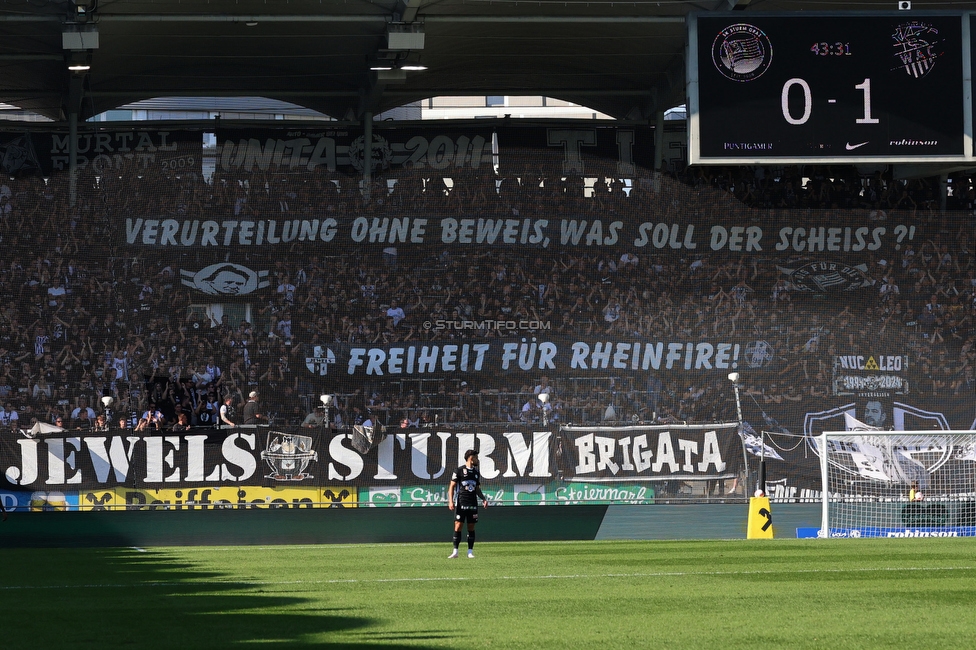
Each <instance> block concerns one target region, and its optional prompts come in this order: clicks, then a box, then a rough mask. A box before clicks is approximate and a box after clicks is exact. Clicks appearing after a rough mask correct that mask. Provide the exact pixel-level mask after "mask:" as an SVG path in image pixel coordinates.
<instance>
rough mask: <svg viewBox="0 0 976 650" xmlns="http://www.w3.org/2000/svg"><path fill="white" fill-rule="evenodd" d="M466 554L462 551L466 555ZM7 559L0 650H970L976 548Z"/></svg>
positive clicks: (899, 544) (941, 544)
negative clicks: (235, 649) (307, 648)
mask: <svg viewBox="0 0 976 650" xmlns="http://www.w3.org/2000/svg"><path fill="white" fill-rule="evenodd" d="M462 546H463V545H462ZM449 551H450V544H439V545H433V544H409V545H407V544H404V545H396V544H389V545H355V546H275V547H220V548H215V547H188V548H149V549H53V550H52V549H44V550H30V549H18V550H4V551H2V554H3V555H2V557H3V575H2V577H0V612H2V621H3V624H2V628H0V630H2V631H0V647H2V648H4V649H5V650H9V649H13V648H32V649H37V648H127V647H133V648H140V649H153V648H166V649H170V650H171V649H174V648H178V649H181V650H182V649H186V648H227V647H270V648H280V647H305V646H314V647H320V648H379V647H383V648H408V647H409V648H482V647H485V648H560V649H567V648H598V649H609V648H628V649H634V648H644V647H647V648H696V649H698V648H722V649H724V650H729V649H737V648H743V649H744V648H749V649H751V650H754V649H755V648H831V649H836V648H972V647H973V646H974V645H976V613H974V612H976V609H974V608H976V546H974V543H973V540H967V539H900V540H894V539H893V540H868V539H861V540H830V541H821V540H766V541H708V542H687V541H685V542H634V541H627V542H575V543H567V542H560V543H505V544H502V543H496V544H490V543H479V544H478V545H477V547H476V551H477V558H476V559H474V560H469V559H467V558H464V557H463V556H462V557H461V558H460V559H456V560H448V559H447V554H448V553H449Z"/></svg>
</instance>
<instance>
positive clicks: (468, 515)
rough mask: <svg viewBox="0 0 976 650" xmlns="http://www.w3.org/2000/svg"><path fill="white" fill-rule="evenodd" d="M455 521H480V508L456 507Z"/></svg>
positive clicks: (473, 522)
mask: <svg viewBox="0 0 976 650" xmlns="http://www.w3.org/2000/svg"><path fill="white" fill-rule="evenodd" d="M454 521H460V522H465V521H466V522H468V523H469V524H476V523H478V509H477V508H470V509H464V510H462V509H461V508H455V509H454Z"/></svg>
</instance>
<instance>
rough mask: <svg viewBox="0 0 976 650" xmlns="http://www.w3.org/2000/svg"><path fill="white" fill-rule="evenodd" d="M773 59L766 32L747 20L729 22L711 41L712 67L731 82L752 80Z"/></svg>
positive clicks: (766, 68) (771, 47) (766, 67)
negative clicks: (731, 23)
mask: <svg viewBox="0 0 976 650" xmlns="http://www.w3.org/2000/svg"><path fill="white" fill-rule="evenodd" d="M772 61H773V45H772V43H770V41H769V37H768V36H766V33H765V32H764V31H763V30H761V29H759V28H758V27H756V26H755V25H750V24H748V23H736V24H734V25H729V26H728V27H726V28H725V29H723V30H722V31H720V32H719V33H718V35H717V36H716V37H715V40H714V41H712V63H713V64H714V65H715V69H716V70H718V71H719V72H720V73H722V75H723V76H725V77H726V78H727V79H731V80H732V81H752V80H753V79H758V78H759V77H761V76H762V74H763V73H764V72H766V70H768V69H769V66H770V64H771V63H772Z"/></svg>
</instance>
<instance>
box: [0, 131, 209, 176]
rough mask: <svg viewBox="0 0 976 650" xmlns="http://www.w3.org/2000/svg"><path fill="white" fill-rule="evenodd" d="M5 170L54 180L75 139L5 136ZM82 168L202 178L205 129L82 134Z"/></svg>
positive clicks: (0, 160) (1, 147)
mask: <svg viewBox="0 0 976 650" xmlns="http://www.w3.org/2000/svg"><path fill="white" fill-rule="evenodd" d="M0 152H2V154H0V168H2V171H3V173H4V174H7V175H10V176H16V175H23V174H34V173H37V174H41V175H43V176H50V175H51V174H52V173H54V172H57V171H65V170H67V169H68V166H69V155H68V154H69V136H68V134H67V133H64V132H44V133H42V132H34V133H23V134H17V135H11V134H2V135H0ZM78 166H79V168H82V169H84V168H87V167H90V168H91V169H92V170H93V171H94V172H95V173H97V174H105V173H108V172H110V171H112V170H115V171H120V172H121V171H123V170H129V169H131V170H136V171H140V170H141V171H145V170H150V169H153V170H159V171H162V172H170V173H177V174H178V173H190V172H194V173H196V174H200V173H201V170H202V169H203V132H202V131H163V130H142V129H140V130H129V131H117V130H98V131H86V130H81V131H79V133H78Z"/></svg>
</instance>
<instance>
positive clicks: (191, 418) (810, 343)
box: [0, 165, 976, 430]
mask: <svg viewBox="0 0 976 650" xmlns="http://www.w3.org/2000/svg"><path fill="white" fill-rule="evenodd" d="M533 169H537V171H533V172H531V173H529V172H524V173H521V174H518V175H509V176H506V175H504V174H501V175H499V174H496V173H495V171H494V170H492V169H491V168H488V169H482V170H467V171H458V172H454V171H453V170H452V176H451V178H449V179H445V178H443V177H441V176H437V175H434V174H432V173H429V172H428V173H426V174H425V173H422V172H419V171H405V170H398V171H396V172H391V173H389V174H387V175H377V176H376V177H375V180H374V185H373V186H372V187H369V188H364V187H363V186H362V183H361V182H360V179H359V178H357V177H351V176H343V175H340V174H329V173H328V172H324V171H316V172H313V173H308V174H288V175H283V174H274V173H266V172H255V173H250V174H225V173H221V172H218V173H217V174H215V176H214V177H213V178H212V179H210V180H209V182H208V180H205V179H204V178H203V177H202V176H201V175H199V174H194V173H184V174H181V175H174V174H170V173H164V172H162V171H160V170H158V169H151V168H150V169H139V170H137V169H135V168H125V169H117V170H114V171H112V172H110V173H102V174H100V175H96V174H95V173H94V172H93V171H91V170H83V171H82V172H81V173H80V175H79V177H78V179H77V181H76V187H77V200H76V202H75V203H74V205H72V204H71V200H70V196H69V183H68V178H67V175H66V174H63V173H62V174H56V175H54V176H52V177H51V178H48V179H43V178H40V177H38V176H27V177H18V178H11V179H4V180H3V181H2V182H0V245H2V247H3V250H4V252H5V256H4V262H3V265H2V268H0V324H2V327H0V424H3V425H6V426H10V427H14V428H18V427H19V428H27V427H28V426H30V424H31V423H32V422H34V421H40V422H45V423H53V424H57V423H61V424H62V425H63V426H66V427H69V428H74V427H80V428H85V429H88V428H92V427H94V426H96V425H95V419H96V417H97V416H98V415H100V414H102V413H101V411H102V410H103V409H102V407H101V397H102V396H105V395H108V396H111V397H113V404H112V406H111V410H112V412H113V414H114V416H115V417H112V418H111V419H110V420H109V422H108V423H107V426H116V425H117V424H118V422H119V421H120V420H121V421H123V423H124V424H125V426H128V427H133V428H139V429H150V430H153V429H156V428H166V427H171V426H172V425H173V424H176V423H177V421H178V419H179V416H180V415H181V414H184V415H185V416H186V419H187V421H188V423H189V424H190V425H192V426H213V425H215V424H216V423H217V421H218V415H217V413H218V409H219V407H220V405H221V403H222V402H223V400H224V398H225V397H226V396H231V397H232V398H233V399H234V401H235V403H236V404H237V405H238V406H239V407H240V405H242V404H243V403H244V401H245V400H246V396H247V395H248V394H249V393H250V392H251V391H256V392H258V393H260V394H261V396H262V400H263V403H264V405H265V408H266V409H267V411H268V414H269V416H270V418H271V421H272V423H278V424H289V425H299V424H300V423H301V422H303V421H305V419H306V416H307V415H308V413H309V412H310V411H311V410H312V409H313V408H314V407H315V405H316V404H317V402H318V395H319V394H320V393H321V392H324V391H328V392H332V393H336V394H338V395H339V401H338V404H337V407H336V408H335V409H333V412H332V416H333V418H334V420H335V421H336V422H337V423H338V424H340V425H349V424H361V423H363V422H364V421H366V420H369V419H374V420H376V421H378V422H381V423H383V424H386V425H388V426H422V425H424V424H433V423H435V422H445V421H452V422H478V421H484V422H489V421H498V420H504V421H514V422H518V421H524V420H539V419H541V418H542V417H543V416H545V417H546V418H547V419H549V420H550V421H553V422H560V421H563V422H566V421H573V422H594V421H602V420H606V419H611V420H617V419H628V420H629V419H639V420H644V421H647V420H651V419H656V420H658V421H669V420H683V421H715V420H731V419H733V418H734V405H733V404H732V402H731V398H732V395H731V386H730V385H729V382H728V380H727V379H726V378H725V377H724V375H723V374H722V373H715V372H712V373H691V372H667V373H665V372H662V373H650V374H647V373H641V374H639V375H623V376H610V375H608V376H605V377H596V378H587V379H580V378H573V377H567V376H552V377H548V378H545V382H551V384H547V383H545V382H543V379H544V378H543V377H541V376H539V375H538V374H536V375H527V376H518V375H513V376H508V377H492V378H491V379H490V381H486V380H475V379H473V378H465V377H458V378H450V377H448V378H443V379H436V380H429V379H428V380H424V381H419V380H401V381H394V382H368V383H362V382H360V383H359V384H355V383H345V384H343V383H328V384H326V383H320V382H324V381H325V380H323V379H322V378H320V377H317V376H316V375H314V374H312V373H311V372H309V371H308V370H307V369H306V368H305V358H306V357H307V356H309V354H310V353H309V350H310V349H311V348H312V347H313V346H315V345H322V344H328V343H331V342H347V343H374V344H386V343H394V342H403V341H424V340H441V339H447V338H452V337H457V336H461V334H460V333H459V332H457V331H455V330H451V329H427V328H425V327H424V326H423V323H424V322H425V321H435V320H438V319H443V320H490V319H496V320H528V321H536V322H539V323H546V324H548V327H547V331H546V335H551V336H566V337H576V336H586V337H594V338H599V339H623V340H646V341H659V340H663V341H668V340H678V341H728V340H742V341H747V342H749V345H747V346H744V347H747V348H748V349H747V350H745V351H744V352H743V355H744V357H743V361H749V362H750V363H751V366H752V368H751V369H752V372H751V374H750V375H749V376H748V377H747V385H746V386H745V390H744V399H745V400H746V401H747V402H748V403H754V404H755V405H758V406H759V407H760V408H761V409H764V410H765V409H769V410H771V411H772V410H775V409H776V407H773V406H767V405H772V404H783V405H784V406H788V405H789V403H795V405H796V408H797V412H798V413H799V412H800V406H801V405H802V404H803V403H804V402H807V403H808V404H809V403H814V402H813V401H814V400H823V399H824V398H826V397H827V396H828V395H829V391H830V386H831V377H832V363H833V359H834V357H835V356H836V355H838V354H857V353H864V352H873V351H875V350H877V349H878V348H879V347H882V348H884V349H886V350H896V351H900V352H903V353H904V354H910V355H911V356H912V359H913V363H915V364H917V365H916V366H915V367H913V372H914V373H915V374H914V377H915V383H916V386H915V388H916V390H918V391H925V392H929V393H930V394H933V395H945V396H971V395H972V394H973V389H974V386H976V379H974V371H976V349H974V341H976V337H974V326H973V325H974V322H973V317H974V313H976V264H974V259H973V252H974V250H976V249H974V246H976V244H974V242H973V237H972V227H971V225H972V220H971V218H970V217H971V215H972V209H973V207H974V206H973V205H971V202H972V199H971V197H972V196H974V193H973V189H972V187H973V186H972V181H971V179H969V178H966V177H955V178H953V179H952V181H953V183H952V186H953V188H955V191H954V197H953V198H952V199H951V200H950V205H951V207H954V208H957V209H958V211H956V212H942V211H939V210H938V198H937V195H938V192H939V186H938V183H937V182H936V181H933V180H924V179H923V180H920V181H911V182H898V181H892V180H891V179H890V178H889V179H885V178H884V176H883V175H882V174H880V173H879V174H874V175H872V176H870V177H860V176H858V175H857V173H856V170H854V168H844V169H838V170H832V169H830V168H816V169H810V170H800V169H799V168H785V169H773V168H758V169H751V168H739V169H735V168H725V169H718V168H716V169H695V170H691V169H689V170H687V171H683V172H682V173H681V174H679V175H673V176H669V175H654V174H652V173H650V172H642V173H641V174H639V175H638V176H637V177H636V178H634V179H619V178H614V175H613V173H612V168H607V171H606V172H605V173H597V174H596V176H597V178H595V179H594V178H592V177H589V178H583V177H573V176H570V177H563V176H562V175H561V174H560V173H559V170H558V169H550V168H547V167H545V166H544V165H539V166H538V167H533ZM967 197H970V198H967ZM967 201H969V203H967ZM133 215H137V216H138V215H142V216H145V215H153V216H159V217H166V216H175V217H177V218H180V219H189V218H221V217H229V216H230V215H237V216H238V217H263V218H275V217H276V216H279V217H280V216H281V215H288V216H292V217H293V218H302V217H304V216H309V217H314V218H324V217H327V216H333V217H336V218H348V219H351V218H353V217H356V216H367V217H381V216H402V215H409V216H420V215H422V216H427V217H444V216H457V215H468V216H475V217H478V216H486V217H488V216H523V217H534V218H548V219H551V220H558V219H560V218H563V217H567V218H568V217H573V216H581V217H582V218H603V219H608V218H610V219H615V220H623V221H630V222H641V221H662V220H663V221H668V222H674V223H687V222H692V223H694V222H699V223H715V222H728V223H730V224H732V223H767V222H768V223H770V224H779V223H782V222H783V221H784V220H787V219H789V218H796V217H797V216H802V217H803V218H804V219H805V220H806V221H808V222H811V221H812V222H816V220H822V221H823V222H824V223H827V222H830V223H834V222H836V221H837V220H843V221H844V222H847V223H852V224H857V225H861V224H867V225H871V224H872V223H875V222H879V221H885V220H887V221H890V222H892V223H896V222H897V223H902V224H912V225H917V228H918V230H917V234H916V235H915V236H914V237H913V238H912V239H911V240H906V241H905V242H904V245H903V246H899V247H898V249H897V250H895V249H887V250H885V249H882V250H878V251H874V252H870V253H864V252H862V253H857V254H854V253H843V254H840V255H838V256H836V257H838V258H843V259H844V260H846V261H847V262H848V263H850V264H852V265H862V266H863V272H864V276H865V277H866V278H868V279H869V280H871V282H870V283H868V285H867V286H865V287H863V288H861V289H859V290H858V291H857V292H856V293H855V294H829V293H828V294H826V295H821V294H817V293H811V292H803V291H798V290H797V287H796V286H794V285H793V284H792V283H791V281H790V277H789V275H788V274H786V273H785V272H784V269H786V268H791V267H795V266H798V265H800V264H803V263H806V262H808V261H810V260H812V259H815V256H810V255H802V254H796V253H794V254H785V253H775V252H771V251H766V252H764V253H763V254H762V255H759V254H756V255H744V254H737V253H730V252H727V251H726V252H710V251H705V250H700V251H671V250H667V249H665V250H656V251H653V252H651V251H645V250H637V249H633V248H628V247H627V246H626V244H620V245H618V246H615V247H612V248H606V249H586V250H575V249H559V248H558V247H557V248H554V249H549V250H546V251H542V250H540V249H534V248H530V247H518V246H511V247H496V248H492V247H471V248H467V249H463V250H462V249H450V248H445V247H443V246H440V247H438V246H436V245H429V246H405V245H401V246H398V247H396V248H393V247H390V246H383V245H375V244H374V245H371V246H362V247H351V246H346V245H327V244H322V245H321V246H320V247H317V248H313V249H311V252H308V251H309V250H310V249H309V248H308V247H307V246H305V247H302V248H300V249H299V248H297V247H296V248H295V249H294V250H292V249H288V248H287V247H282V249H281V250H276V251H271V252H262V251H260V250H258V251H253V250H244V249H241V250H239V251H231V252H230V253H228V251H225V250H224V251H222V252H221V254H222V255H228V256H229V257H233V260H232V261H238V262H240V263H242V264H248V265H249V266H251V267H254V268H257V267H260V268H267V269H269V271H270V274H269V279H270V287H269V288H268V290H267V291H265V292H263V293H256V294H254V295H253V296H249V298H251V300H250V303H251V306H250V310H249V312H247V313H249V318H248V319H238V318H236V317H235V318H234V319H233V320H232V319H231V317H230V316H229V315H228V313H224V315H223V317H222V318H220V319H219V320H215V319H213V318H209V317H208V316H207V312H206V310H201V309H199V307H198V306H199V305H200V304H204V303H206V302H207V301H208V300H212V298H208V297H206V296H200V295H199V294H198V293H195V292H194V289H193V288H192V287H187V286H184V285H183V284H182V283H181V282H180V276H179V271H180V269H181V268H184V267H190V268H201V267H203V266H206V265H207V264H211V263H214V262H215V261H226V258H222V259H221V260H216V259H214V258H213V256H212V254H210V253H206V252H205V251H201V250H190V251H182V252H173V251H156V250H147V249H139V248H135V247H127V246H126V245H125V242H124V239H123V237H122V236H121V235H120V231H124V227H123V226H122V223H123V222H124V219H125V217H127V216H133ZM208 255H209V256H208ZM852 296H856V300H851V297H852ZM227 311H228V312H230V311H233V310H230V309H228V310H227ZM234 313H235V314H236V313H238V312H234ZM242 313H243V312H242ZM513 334H514V333H513V332H506V331H504V330H491V329H488V330H484V331H478V332H470V331H468V332H464V334H463V335H464V336H465V337H470V336H489V337H491V336H507V335H513ZM518 334H520V335H522V334H524V332H519V333H518ZM746 355H747V356H748V359H746V358H745V357H746ZM328 381H329V382H336V381H338V380H336V379H335V374H333V375H331V376H330V377H329V378H328ZM476 383H477V384H478V385H475V384H476ZM540 385H547V386H548V387H549V390H548V391H547V392H549V393H551V394H552V395H553V398H554V399H553V401H552V402H551V403H549V404H542V403H540V402H539V401H538V399H537V398H536V395H537V394H538V392H539V391H538V387H539V386H540ZM157 413H158V416H156V417H153V416H154V414H157Z"/></svg>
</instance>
